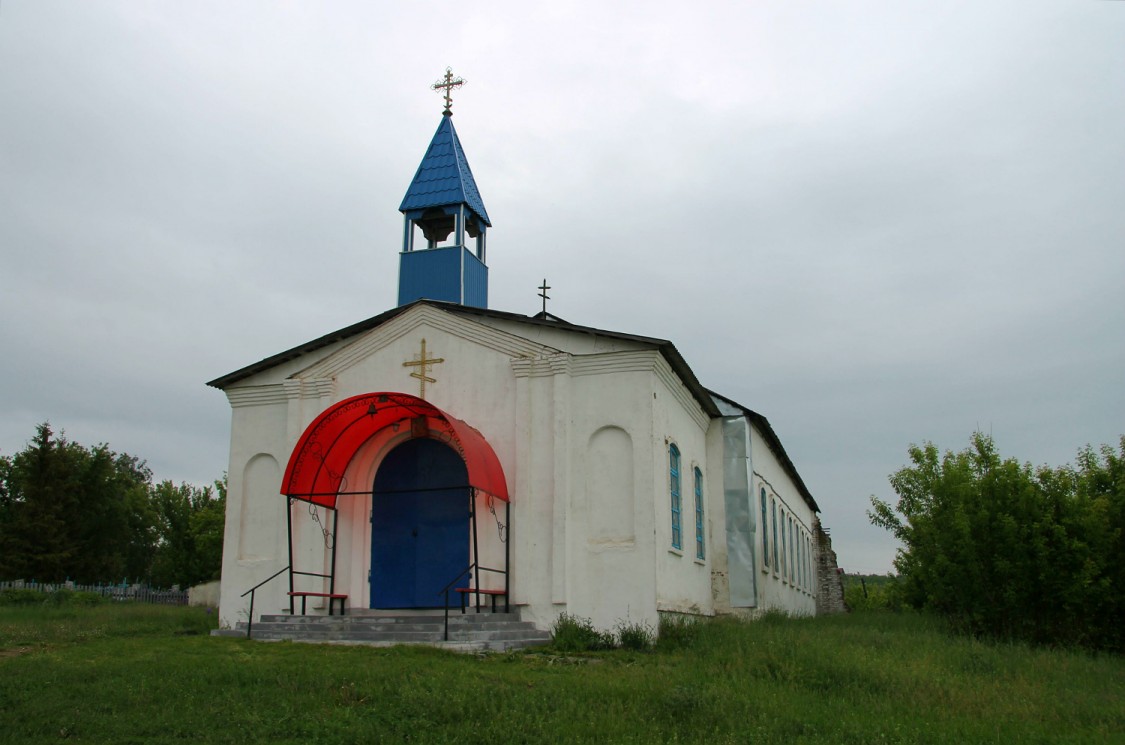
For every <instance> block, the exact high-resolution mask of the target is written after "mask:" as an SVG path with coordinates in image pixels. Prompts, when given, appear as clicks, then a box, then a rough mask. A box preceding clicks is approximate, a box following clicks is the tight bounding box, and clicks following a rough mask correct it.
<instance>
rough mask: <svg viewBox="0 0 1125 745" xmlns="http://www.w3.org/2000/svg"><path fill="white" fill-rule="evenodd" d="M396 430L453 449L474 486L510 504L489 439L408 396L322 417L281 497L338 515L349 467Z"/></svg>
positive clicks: (302, 443) (307, 435)
mask: <svg viewBox="0 0 1125 745" xmlns="http://www.w3.org/2000/svg"><path fill="white" fill-rule="evenodd" d="M392 425H397V426H396V429H397V428H398V427H403V426H405V427H407V428H408V431H409V432H410V433H411V434H412V436H413V437H432V438H434V439H437V440H441V441H442V442H445V443H447V444H448V445H449V446H450V447H452V448H453V449H454V450H456V451H457V452H458V453H460V455H461V458H462V459H463V460H464V461H465V466H466V468H467V470H468V473H469V484H468V485H469V486H472V487H474V488H476V489H478V490H480V491H483V492H486V493H488V494H491V495H492V496H494V497H496V498H498V499H503V500H504V501H505V502H506V501H508V486H507V483H506V482H505V481H504V470H503V469H502V468H501V467H500V461H499V459H497V457H496V453H494V452H493V450H492V446H491V445H489V444H488V441H487V440H485V439H484V435H482V434H481V433H480V432H478V431H476V430H475V429H473V428H472V427H470V426H469V425H468V424H465V422H462V421H461V420H460V419H456V418H454V417H451V416H449V415H448V414H446V413H445V412H444V411H442V410H441V409H439V408H438V407H436V406H434V405H433V404H431V403H428V402H427V401H424V400H422V399H420V398H416V397H414V396H411V395H409V394H406V393H364V394H361V395H359V396H352V397H351V398H348V399H345V400H343V401H341V402H339V403H337V404H333V405H332V406H329V407H328V408H327V409H325V410H324V411H323V412H321V413H320V415H319V416H318V417H317V418H316V419H315V420H314V421H313V423H312V424H310V425H309V426H308V428H307V429H305V431H304V433H302V434H301V439H299V440H298V441H297V446H296V447H295V448H293V454H292V455H290V456H289V465H288V466H286V468H285V477H284V478H283V479H282V481H281V493H282V494H284V495H286V496H288V497H293V498H295V499H302V500H304V501H306V502H314V503H316V504H319V505H322V506H324V507H330V508H333V509H334V508H335V507H336V496H337V494H339V493H340V492H341V491H342V490H341V488H340V482H341V481H342V480H343V477H344V471H345V470H346V469H347V467H348V463H350V462H351V460H352V458H353V457H354V456H355V454H356V452H357V451H358V450H359V448H360V447H361V446H362V445H363V443H365V442H367V441H368V440H369V439H371V438H372V437H374V436H375V435H376V434H377V433H379V432H380V431H381V430H383V429H386V428H387V427H391V426H392ZM345 491H346V490H345Z"/></svg>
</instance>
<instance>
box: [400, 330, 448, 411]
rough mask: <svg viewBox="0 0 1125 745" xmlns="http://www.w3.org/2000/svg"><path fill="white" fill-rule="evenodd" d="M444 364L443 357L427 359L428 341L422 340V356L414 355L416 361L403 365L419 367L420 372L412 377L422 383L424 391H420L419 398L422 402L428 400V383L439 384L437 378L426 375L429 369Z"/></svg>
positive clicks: (403, 364) (411, 374) (416, 372)
mask: <svg viewBox="0 0 1125 745" xmlns="http://www.w3.org/2000/svg"><path fill="white" fill-rule="evenodd" d="M442 362H445V360H444V359H443V358H441V357H435V358H427V357H426V340H425V339H423V340H422V354H420V355H417V354H416V355H414V361H413V362H403V363H402V366H403V367H417V368H419V369H418V370H416V371H414V372H412V373H410V377H412V378H418V380H419V381H421V386H422V389H421V391H419V393H418V397H419V398H421V399H422V400H425V398H426V383H436V382H437V379H436V378H431V377H430V376H428V375H426V373H428V372H429V369H428V368H429V367H430V366H432V365H437V364H440V363H442Z"/></svg>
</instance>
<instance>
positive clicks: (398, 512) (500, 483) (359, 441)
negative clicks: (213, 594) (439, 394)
mask: <svg viewBox="0 0 1125 745" xmlns="http://www.w3.org/2000/svg"><path fill="white" fill-rule="evenodd" d="M361 474H366V476H361ZM372 474H373V475H372ZM357 482H358V483H357ZM281 493H282V494H283V495H284V496H285V497H286V498H287V500H288V503H289V507H290V509H288V510H287V515H288V518H287V522H288V537H289V566H288V567H287V569H288V571H289V586H290V588H289V592H290V598H291V599H290V612H292V611H293V601H292V598H293V597H305V596H306V595H310V594H314V595H318V596H345V597H344V599H346V594H347V593H346V592H341V586H342V584H341V583H340V582H338V578H337V576H336V570H337V549H336V546H337V541H336V538H337V535H338V534H339V530H340V516H341V513H344V514H345V515H346V516H345V520H348V519H356V517H355V516H356V515H362V516H363V518H364V519H366V518H367V512H366V510H360V511H358V512H357V511H356V510H354V509H351V507H352V506H353V505H354V504H355V503H356V501H357V500H369V503H370V507H371V509H370V538H371V543H370V565H369V567H368V570H369V571H368V572H367V579H368V581H369V583H370V585H369V589H370V594H369V599H370V602H369V604H368V605H369V606H370V607H372V608H433V607H440V606H443V605H445V606H447V607H448V604H449V602H450V600H449V597H450V593H453V594H454V596H456V593H457V592H459V591H460V592H462V594H468V595H470V596H473V595H475V601H476V604H477V606H478V608H479V606H480V595H481V594H482V593H483V594H485V595H496V596H498V595H503V596H504V598H505V605H507V603H508V592H509V590H510V587H509V584H508V582H509V576H510V573H509V571H508V562H509V558H510V548H509V545H508V541H507V536H508V532H509V529H510V525H511V509H510V504H509V495H508V488H507V483H506V480H505V477H504V471H503V468H502V467H501V465H500V461H499V459H498V458H497V457H496V453H495V452H494V451H493V450H492V447H491V446H490V445H489V443H488V441H487V440H486V439H485V437H484V436H483V435H482V434H481V433H480V432H479V431H477V430H476V429H474V428H473V427H472V426H470V425H468V424H466V423H465V422H463V421H461V420H459V419H457V418H455V417H453V416H450V415H449V414H447V413H446V412H444V411H442V410H441V409H438V408H437V407H436V406H434V405H433V404H431V403H429V402H427V401H425V400H423V399H421V398H418V397H415V396H411V395H409V394H405V393H392V392H383V393H365V394H361V395H358V396H352V397H351V398H348V399H345V400H344V401H341V402H339V403H337V404H334V405H332V406H330V407H328V408H327V409H326V410H324V411H323V412H321V414H320V415H319V416H317V417H316V419H315V420H314V421H313V422H312V423H311V424H310V425H309V426H308V427H307V428H306V429H305V431H304V433H302V435H301V437H300V439H299V440H298V441H297V445H296V446H295V447H294V449H293V452H292V454H291V456H290V458H289V463H288V466H287V467H286V470H285V475H284V477H283V478H282V488H281ZM298 502H307V503H308V504H309V507H310V509H309V514H310V515H312V514H318V513H317V509H316V508H318V507H323V508H327V510H328V513H330V519H325V520H323V522H322V527H323V531H324V536H325V547H326V556H325V559H324V566H311V567H307V566H296V565H295V559H294V538H293V534H294V527H293V520H294V515H298V516H299V515H301V514H302V511H298V510H295V509H293V507H294V505H295V504H296V503H298ZM498 507H501V508H502V513H501V512H498V510H497V508H498ZM501 514H502V517H501V516H500V515H501ZM348 516H351V517H350V518H349V517H348ZM478 516H483V517H486V518H487V519H488V520H490V521H491V520H492V519H495V520H496V522H497V525H498V527H499V528H500V530H499V531H489V533H488V534H486V536H487V537H489V538H491V536H493V535H498V536H500V538H499V540H500V541H501V543H502V544H503V545H502V546H488V545H486V546H485V548H486V549H487V551H488V553H489V554H490V555H491V556H492V557H494V558H498V557H502V564H503V565H502V566H496V565H495V564H494V563H493V562H482V558H481V557H482V553H481V552H482V548H481V544H482V541H480V540H479V538H480V531H478V525H477V520H478ZM314 519H315V520H316V521H317V522H321V520H320V518H314ZM353 527H354V526H353ZM485 543H486V544H487V543H488V541H485ZM297 563H300V562H297ZM357 569H358V568H357V567H352V569H351V571H352V572H353V573H354V572H355V571H357ZM346 572H347V570H345V573H346ZM482 573H486V574H489V575H490V576H489V579H488V581H486V582H485V584H486V585H487V587H484V586H482V580H483V579H484V578H483V577H482ZM353 579H354V578H353ZM352 586H353V587H354V582H352ZM310 587H313V588H314V589H313V590H309V589H308V588H310ZM357 599H358V598H353V600H357ZM460 602H461V601H460V600H456V601H455V603H454V604H455V605H456V604H459V603H460ZM341 605H342V603H341ZM353 606H354V603H353ZM330 610H331V608H330Z"/></svg>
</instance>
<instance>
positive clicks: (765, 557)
mask: <svg viewBox="0 0 1125 745" xmlns="http://www.w3.org/2000/svg"><path fill="white" fill-rule="evenodd" d="M761 528H762V569H763V570H765V569H768V568H769V565H770V531H769V522H768V520H767V518H766V488H765V487H764V486H763V487H762V524H761Z"/></svg>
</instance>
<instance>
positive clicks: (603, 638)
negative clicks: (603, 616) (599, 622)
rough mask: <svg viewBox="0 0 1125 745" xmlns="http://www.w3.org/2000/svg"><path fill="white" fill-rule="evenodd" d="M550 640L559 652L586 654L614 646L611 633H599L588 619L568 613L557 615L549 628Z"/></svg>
mask: <svg viewBox="0 0 1125 745" xmlns="http://www.w3.org/2000/svg"><path fill="white" fill-rule="evenodd" d="M551 638H552V639H553V641H554V645H555V648H556V649H558V650H559V651H560V652H587V651H595V650H599V649H613V648H614V646H616V645H615V643H614V642H615V639H614V636H613V634H612V633H611V632H608V631H599V630H598V629H596V628H594V624H593V622H592V621H591V620H590V619H589V618H582V617H581V616H572V615H570V614H569V613H560V614H559V617H558V618H557V619H556V620H555V623H554V625H552V626H551Z"/></svg>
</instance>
